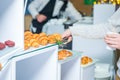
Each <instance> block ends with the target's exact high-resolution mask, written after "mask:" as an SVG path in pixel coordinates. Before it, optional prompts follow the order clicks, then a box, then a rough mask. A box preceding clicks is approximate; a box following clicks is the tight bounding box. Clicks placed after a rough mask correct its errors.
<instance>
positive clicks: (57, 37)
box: [53, 33, 62, 41]
mask: <svg viewBox="0 0 120 80" xmlns="http://www.w3.org/2000/svg"><path fill="white" fill-rule="evenodd" d="M53 36H55V39H56V40H57V41H62V36H61V35H60V34H58V33H55V34H53Z"/></svg>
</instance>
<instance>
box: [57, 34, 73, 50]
mask: <svg viewBox="0 0 120 80" xmlns="http://www.w3.org/2000/svg"><path fill="white" fill-rule="evenodd" d="M71 36H72V35H70V36H67V37H64V38H63V39H62V41H58V42H57V44H58V45H59V48H60V49H63V48H64V47H66V46H67V44H68V43H69V42H70V41H69V37H71Z"/></svg>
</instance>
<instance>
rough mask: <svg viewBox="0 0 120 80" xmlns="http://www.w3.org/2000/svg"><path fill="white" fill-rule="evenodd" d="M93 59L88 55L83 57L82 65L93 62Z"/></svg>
mask: <svg viewBox="0 0 120 80" xmlns="http://www.w3.org/2000/svg"><path fill="white" fill-rule="evenodd" d="M92 61H93V60H92V58H90V57H88V56H84V57H82V58H81V64H82V65H86V64H88V63H91V62H92Z"/></svg>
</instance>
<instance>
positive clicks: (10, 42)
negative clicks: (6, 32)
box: [5, 40, 15, 47]
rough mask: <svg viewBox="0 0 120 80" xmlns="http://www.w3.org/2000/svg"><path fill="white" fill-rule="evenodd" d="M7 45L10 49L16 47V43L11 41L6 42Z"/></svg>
mask: <svg viewBox="0 0 120 80" xmlns="http://www.w3.org/2000/svg"><path fill="white" fill-rule="evenodd" d="M5 44H6V45H7V46H8V47H13V46H15V42H14V41H11V40H7V41H5Z"/></svg>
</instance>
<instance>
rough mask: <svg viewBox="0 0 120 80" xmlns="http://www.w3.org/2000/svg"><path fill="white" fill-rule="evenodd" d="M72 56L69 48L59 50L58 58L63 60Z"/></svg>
mask: <svg viewBox="0 0 120 80" xmlns="http://www.w3.org/2000/svg"><path fill="white" fill-rule="evenodd" d="M70 56H72V53H71V52H70V51H68V50H65V49H63V50H60V51H58V60H63V59H66V58H67V57H70Z"/></svg>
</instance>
